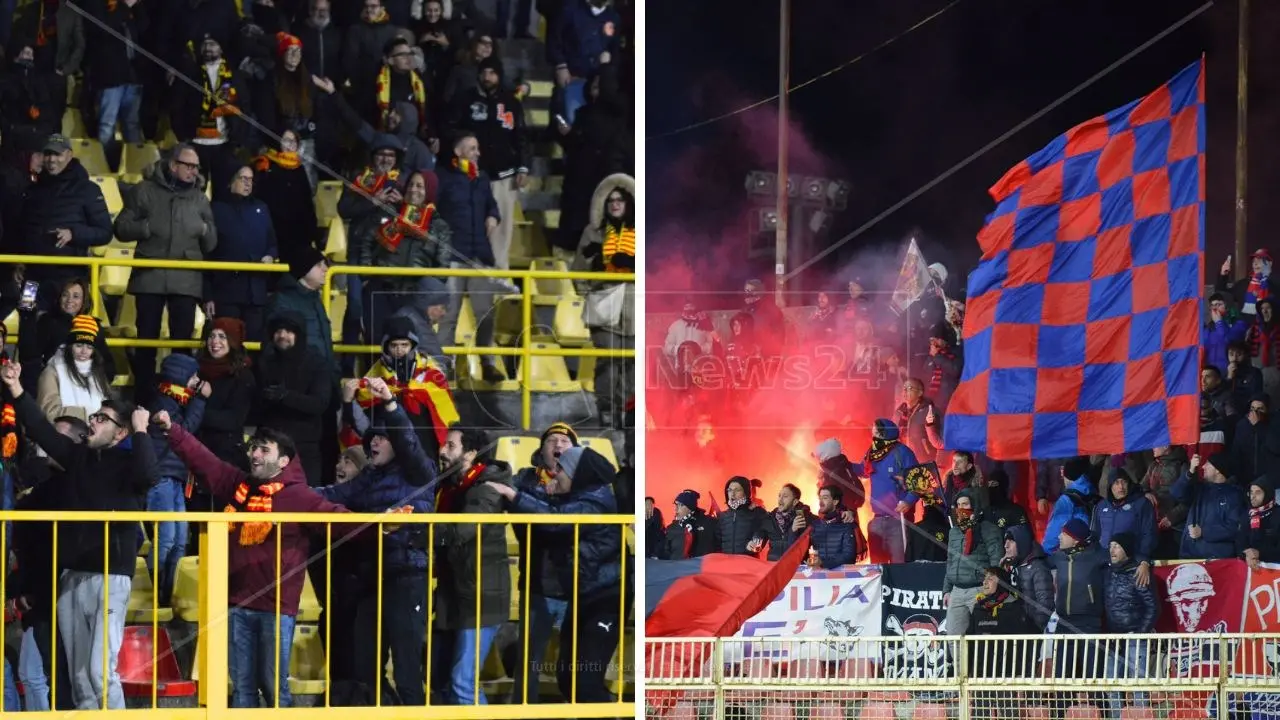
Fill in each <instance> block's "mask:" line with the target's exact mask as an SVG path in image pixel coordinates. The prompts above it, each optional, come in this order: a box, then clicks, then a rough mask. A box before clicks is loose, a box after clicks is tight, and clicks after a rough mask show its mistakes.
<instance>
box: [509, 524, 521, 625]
mask: <svg viewBox="0 0 1280 720" xmlns="http://www.w3.org/2000/svg"><path fill="white" fill-rule="evenodd" d="M510 531H511V526H510V525H508V526H507V532H508V533H509V532H510ZM514 544H515V536H514V535H508V536H507V554H511V548H512V546H513V545H514ZM515 548H516V552H519V550H520V547H519V546H518V545H515ZM519 562H520V561H519V559H518V558H517V557H513V558H511V612H510V614H509V615H508V616H507V619H508V620H509V621H511V622H514V623H518V622H523V618H522V617H521V615H523V614H524V607H522V606H521V604H520V597H521V596H520V593H521V592H523V591H524V587H523V586H522V585H521V584H520V566H519Z"/></svg>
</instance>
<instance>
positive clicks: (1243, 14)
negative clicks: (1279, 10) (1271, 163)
mask: <svg viewBox="0 0 1280 720" xmlns="http://www.w3.org/2000/svg"><path fill="white" fill-rule="evenodd" d="M1238 1H1239V3H1240V18H1239V27H1238V28H1237V29H1238V33H1239V40H1238V42H1237V48H1236V49H1237V51H1238V57H1237V60H1236V63H1237V64H1236V252H1235V259H1236V272H1235V277H1246V276H1247V275H1248V274H1249V273H1250V272H1252V268H1251V267H1250V263H1249V244H1248V238H1247V237H1246V235H1247V234H1248V228H1249V206H1248V201H1247V199H1246V196H1247V194H1248V190H1249V0H1238Z"/></svg>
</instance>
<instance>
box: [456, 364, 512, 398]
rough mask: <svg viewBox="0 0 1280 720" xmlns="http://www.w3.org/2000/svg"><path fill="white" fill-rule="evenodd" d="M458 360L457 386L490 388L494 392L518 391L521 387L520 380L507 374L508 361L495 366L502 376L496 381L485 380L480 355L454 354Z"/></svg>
mask: <svg viewBox="0 0 1280 720" xmlns="http://www.w3.org/2000/svg"><path fill="white" fill-rule="evenodd" d="M454 360H455V361H456V362H457V368H458V370H457V372H458V383H457V387H458V388H459V389H462V390H471V391H480V390H488V391H494V392H516V391H517V390H519V389H520V381H519V380H517V379H515V378H513V377H511V376H510V375H508V374H507V366H506V363H501V362H499V363H497V364H496V365H495V366H494V367H495V368H496V369H497V370H498V374H499V375H501V376H502V380H499V381H498V382H496V383H490V382H485V380H484V373H483V370H482V364H481V362H480V356H479V355H463V356H457V355H455V356H454Z"/></svg>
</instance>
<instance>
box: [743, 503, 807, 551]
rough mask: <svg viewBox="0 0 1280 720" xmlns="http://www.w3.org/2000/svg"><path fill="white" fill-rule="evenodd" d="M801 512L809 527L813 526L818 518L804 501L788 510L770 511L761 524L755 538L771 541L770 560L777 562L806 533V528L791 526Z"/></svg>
mask: <svg viewBox="0 0 1280 720" xmlns="http://www.w3.org/2000/svg"><path fill="white" fill-rule="evenodd" d="M799 514H803V515H804V518H805V522H806V526H807V527H813V525H814V523H815V522H816V520H817V519H816V518H815V517H814V515H813V513H812V512H810V511H809V507H808V506H807V505H805V504H804V503H796V505H795V507H793V508H791V509H790V510H787V511H781V510H774V511H773V512H771V513H768V514H767V515H766V516H765V519H764V522H762V523H761V524H760V529H759V530H757V531H756V534H755V539H757V540H763V541H765V542H768V543H769V560H770V561H773V562H776V561H777V560H778V559H780V558H781V557H782V554H783V553H785V552H786V551H787V549H788V548H790V547H791V546H792V545H793V544H795V541H796V538H798V537H800V535H802V534H803V533H804V529H801V530H800V531H799V532H796V531H795V530H793V529H792V528H791V524H792V523H793V522H795V519H796V515H799Z"/></svg>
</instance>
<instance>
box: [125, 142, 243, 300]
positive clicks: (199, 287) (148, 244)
mask: <svg viewBox="0 0 1280 720" xmlns="http://www.w3.org/2000/svg"><path fill="white" fill-rule="evenodd" d="M203 187H204V178H202V177H199V176H197V179H196V181H195V182H194V183H192V184H191V185H189V186H182V185H180V184H179V183H178V182H177V180H176V179H174V178H173V176H172V175H171V174H170V173H169V170H168V166H167V165H165V164H164V163H163V162H159V163H156V164H155V165H153V166H152V167H151V168H150V169H149V170H148V175H147V177H146V178H144V179H143V181H142V182H141V183H139V184H138V185H137V187H135V188H134V189H133V192H131V193H128V196H127V197H126V198H125V205H124V209H123V210H121V211H120V214H119V215H117V216H116V223H115V228H116V237H119V238H120V239H121V240H123V241H124V242H136V243H137V247H136V248H135V250H134V257H136V258H142V259H149V260H204V259H205V256H207V255H208V254H210V253H212V252H213V249H214V248H215V247H217V245H218V228H217V224H216V223H215V222H214V220H213V210H212V208H210V206H209V198H207V197H205V194H204V191H203V189H202V188H203ZM129 292H130V293H133V294H135V295H137V294H152V295H185V296H187V297H193V298H197V299H202V298H203V297H204V278H203V277H202V276H201V274H200V271H198V270H162V269H158V268H134V269H133V272H132V273H131V274H130V275H129Z"/></svg>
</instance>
